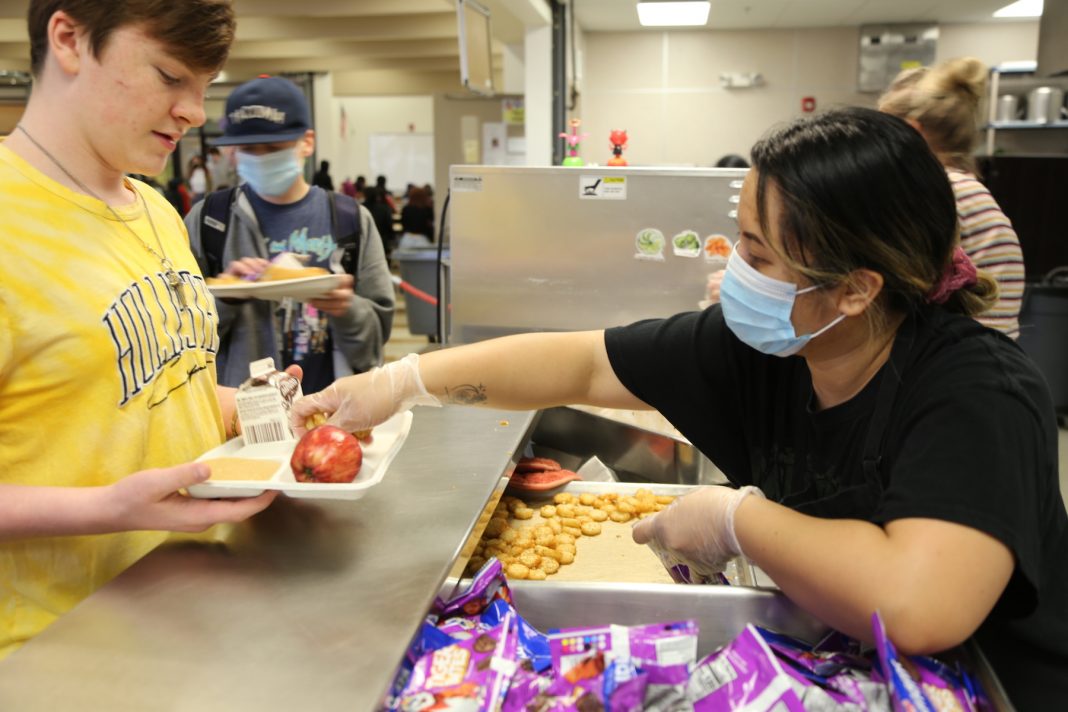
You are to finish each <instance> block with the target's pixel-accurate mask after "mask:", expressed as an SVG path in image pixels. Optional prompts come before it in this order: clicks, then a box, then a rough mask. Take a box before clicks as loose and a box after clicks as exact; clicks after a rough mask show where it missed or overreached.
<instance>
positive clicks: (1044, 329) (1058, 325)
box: [1019, 267, 1068, 414]
mask: <svg viewBox="0 0 1068 712" xmlns="http://www.w3.org/2000/svg"><path fill="white" fill-rule="evenodd" d="M1019 344H1020V348H1022V349H1023V350H1024V351H1025V352H1026V353H1027V355H1028V356H1030V357H1031V360H1032V361H1034V362H1035V364H1036V365H1037V366H1038V370H1039V371H1041V372H1042V375H1043V376H1044V377H1045V379H1046V383H1048V384H1049V390H1050V393H1052V395H1053V405H1054V407H1055V408H1056V409H1057V412H1058V413H1061V414H1064V413H1068V267H1059V268H1057V269H1055V270H1053V271H1052V272H1050V273H1049V274H1047V275H1046V277H1045V278H1044V279H1043V280H1042V282H1040V283H1037V284H1029V285H1027V288H1026V290H1025V291H1024V300H1023V307H1022V308H1021V309H1020V339H1019Z"/></svg>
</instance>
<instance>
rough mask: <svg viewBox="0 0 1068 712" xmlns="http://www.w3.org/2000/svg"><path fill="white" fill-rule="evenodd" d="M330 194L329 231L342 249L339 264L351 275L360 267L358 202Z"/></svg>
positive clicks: (345, 196)
mask: <svg viewBox="0 0 1068 712" xmlns="http://www.w3.org/2000/svg"><path fill="white" fill-rule="evenodd" d="M327 192H328V193H329V195H330V233H331V234H332V235H333V236H334V242H335V243H336V244H337V246H338V248H339V249H341V250H344V252H343V253H342V255H341V266H342V268H344V270H345V271H346V272H348V273H349V274H351V275H352V276H353V277H355V276H356V273H357V272H358V271H359V268H360V237H361V235H360V204H359V203H357V202H356V199H355V198H352V197H350V196H348V195H344V194H342V193H336V192H334V191H327Z"/></svg>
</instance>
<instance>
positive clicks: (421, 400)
mask: <svg viewBox="0 0 1068 712" xmlns="http://www.w3.org/2000/svg"><path fill="white" fill-rule="evenodd" d="M416 405H429V406H440V405H441V401H439V400H438V399H437V398H436V397H435V396H433V395H431V394H430V393H427V390H426V386H424V385H423V379H422V378H421V377H420V375H419V355H418V354H408V355H407V356H405V357H404V358H402V359H401V360H399V361H394V362H393V363H388V364H386V365H385V366H381V367H379V368H375V369H372V370H370V371H368V372H367V373H361V374H359V375H356V376H347V377H345V378H339V379H338V380H336V381H334V382H333V383H332V384H330V385H329V386H327V387H326V388H324V389H323V390H322V391H320V392H319V393H315V394H313V395H310V396H306V397H304V398H301V399H300V400H298V401H297V402H295V403H294V404H293V408H292V409H291V410H290V411H289V418H290V425H292V426H293V432H294V433H296V435H297V437H300V436H301V435H303V434H304V433H305V431H307V427H306V426H305V423H306V422H307V420H308V418H309V417H310V416H312V415H315V414H317V413H326V414H328V416H329V417H328V418H327V421H326V422H327V424H329V425H336V426H337V427H339V428H341V429H342V430H346V431H348V432H350V433H352V432H356V431H359V430H370V429H371V428H373V427H374V426H376V425H378V424H379V423H381V422H383V421H385V420H388V419H389V417H390V416H391V415H393V414H394V413H399V412H401V411H405V410H409V409H411V407H412V406H416Z"/></svg>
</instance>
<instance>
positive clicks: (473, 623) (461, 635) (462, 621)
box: [437, 616, 493, 643]
mask: <svg viewBox="0 0 1068 712" xmlns="http://www.w3.org/2000/svg"><path fill="white" fill-rule="evenodd" d="M492 627H493V626H491V625H483V624H482V623H480V622H479V620H478V619H477V618H466V617H464V616H453V617H451V618H446V619H444V620H441V621H438V624H437V629H438V631H440V632H442V633H444V634H445V635H448V636H449V637H450V638H452V639H453V641H452V642H453V643H458V642H460V641H461V640H469V639H471V638H474V637H475V636H477V635H478V634H479V633H483V632H485V631H486V630H487V629H489V628H492Z"/></svg>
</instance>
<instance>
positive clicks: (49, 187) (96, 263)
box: [0, 0, 273, 658]
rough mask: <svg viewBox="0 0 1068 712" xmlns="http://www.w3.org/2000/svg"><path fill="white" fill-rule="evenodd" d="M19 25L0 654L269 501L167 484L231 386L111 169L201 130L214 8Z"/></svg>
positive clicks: (0, 279)
mask: <svg viewBox="0 0 1068 712" xmlns="http://www.w3.org/2000/svg"><path fill="white" fill-rule="evenodd" d="M161 7H162V8H163V9H162V10H161V9H160V8H161ZM28 21H29V34H30V48H31V49H30V51H31V63H32V66H31V69H32V72H33V75H34V80H35V81H34V87H33V94H32V96H31V97H30V100H29V103H28V105H27V107H26V111H25V114H24V115H23V117H22V119H21V121H20V123H19V125H18V127H17V128H16V130H15V131H13V132H12V134H11V136H10V137H8V138H7V140H5V141H4V142H3V143H2V144H0V216H2V217H0V221H2V222H0V254H2V255H3V260H2V261H0V463H2V467H0V658H2V657H4V656H5V655H7V654H9V653H10V652H11V651H12V650H14V649H15V648H16V647H17V646H18V645H19V644H21V643H22V642H24V641H25V640H27V639H29V638H30V637H32V636H34V635H36V634H37V633H38V632H40V631H41V630H42V629H43V628H44V627H46V626H47V625H48V624H49V623H51V622H52V621H53V620H54V619H55V618H56V617H57V616H59V615H61V614H62V613H64V612H65V611H67V610H69V609H70V608H71V607H73V606H74V605H75V604H76V603H77V602H78V601H80V600H81V599H83V598H84V597H85V596H88V595H89V594H90V593H92V592H93V591H94V590H95V589H96V588H98V587H99V586H101V585H102V584H104V583H105V582H107V581H108V580H110V579H111V578H112V577H114V576H115V575H116V574H118V573H119V572H121V571H122V570H123V569H125V568H126V567H128V566H130V565H131V564H132V563H133V562H135V561H136V560H137V559H138V558H140V557H141V556H143V555H144V554H146V553H147V552H149V551H150V550H151V549H152V548H154V547H155V546H157V545H159V544H160V543H162V542H163V541H164V540H166V539H167V538H168V536H170V535H169V534H168V533H167V532H198V531H203V530H205V529H207V528H208V527H210V526H211V525H213V524H216V523H220V522H236V521H240V520H243V519H245V518H247V517H249V516H251V515H253V514H255V513H256V512H258V511H260V510H262V509H263V508H264V507H266V506H267V505H268V504H269V503H270V502H271V500H272V497H273V493H266V494H264V495H262V496H260V497H256V498H252V499H246V500H232V501H225V500H223V501H211V500H196V499H192V498H189V497H187V496H185V495H183V494H182V493H181V492H180V490H181V489H182V488H184V487H187V486H189V485H191V484H194V483H197V482H200V481H203V480H204V479H206V478H207V476H208V472H207V468H206V467H205V466H203V465H196V464H192V463H191V462H190V461H191V460H193V459H194V458H196V457H197V456H198V455H200V454H201V453H203V452H204V451H206V450H208V449H210V448H212V447H214V446H216V445H218V444H219V443H221V442H222V440H223V438H224V437H225V436H226V435H227V432H226V430H227V428H226V427H225V424H226V423H229V422H230V415H231V414H232V411H233V391H232V389H220V388H218V387H217V385H216V379H215V353H216V351H217V349H218V345H219V344H218V332H217V329H216V323H217V317H216V311H215V304H214V302H213V300H212V298H211V296H210V295H209V294H208V292H207V291H206V290H205V288H204V281H203V278H202V277H201V274H200V271H199V269H198V268H197V265H196V262H195V260H194V259H193V256H192V254H191V253H190V251H189V247H188V238H187V235H186V231H185V228H184V226H183V224H182V221H181V218H180V217H179V216H178V215H177V214H176V213H175V212H174V210H173V208H171V206H170V205H169V204H168V203H167V202H166V201H165V200H164V199H163V198H162V197H161V196H160V195H159V194H158V193H157V192H156V191H154V190H153V189H151V188H149V187H148V186H146V185H144V184H143V183H140V182H138V181H135V180H131V179H129V178H127V177H125V175H124V174H126V173H140V174H146V175H156V174H158V173H159V172H160V171H161V170H162V169H163V168H164V166H165V164H166V162H167V160H168V157H169V156H170V154H171V152H172V151H174V149H175V147H176V145H177V143H178V141H179V139H180V138H181V137H182V135H183V134H184V133H185V132H186V131H188V130H189V129H191V128H194V127H196V126H200V125H201V124H203V123H204V118H205V117H204V110H203V102H204V93H205V90H206V89H207V87H208V84H209V83H210V82H211V80H212V79H213V77H214V76H215V74H216V73H217V72H218V70H219V69H220V68H221V67H222V65H223V63H224V62H225V60H226V57H227V54H228V52H229V48H230V44H231V42H232V41H233V34H234V16H233V10H232V8H231V6H230V3H229V1H228V0H183V2H176V3H170V4H167V5H166V7H163V5H161V4H160V3H158V2H150V1H149V0H121V1H120V0H32V1H31V3H30V8H29V14H28ZM182 463H185V464H182ZM131 473H132V474H131Z"/></svg>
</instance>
